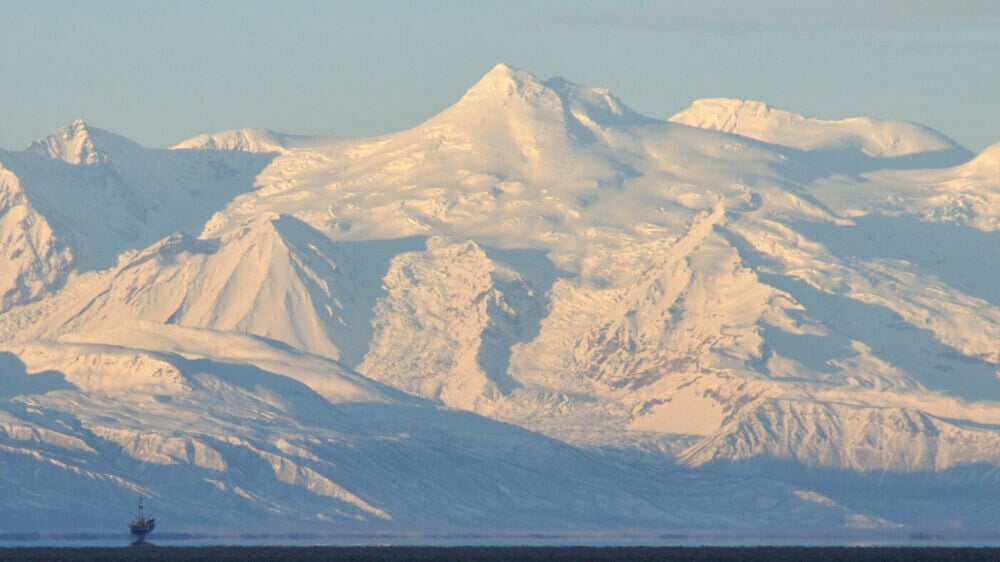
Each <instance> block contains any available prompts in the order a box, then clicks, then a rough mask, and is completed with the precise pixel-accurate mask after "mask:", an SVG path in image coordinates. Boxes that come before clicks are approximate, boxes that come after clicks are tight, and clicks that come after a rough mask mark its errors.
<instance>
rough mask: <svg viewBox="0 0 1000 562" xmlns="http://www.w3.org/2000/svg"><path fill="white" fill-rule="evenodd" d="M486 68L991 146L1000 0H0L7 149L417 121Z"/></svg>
mask: <svg viewBox="0 0 1000 562" xmlns="http://www.w3.org/2000/svg"><path fill="white" fill-rule="evenodd" d="M498 62H505V63H507V64H510V65H512V66H515V67H518V68H522V69H524V70H527V71H529V72H532V73H533V74H535V75H536V76H539V77H540V78H549V77H551V76H555V75H559V76H563V77H565V78H567V79H569V80H571V81H573V82H577V83H579V84H584V85H588V86H600V87H606V88H608V89H610V90H611V91H612V92H613V93H614V94H615V95H617V96H618V97H619V98H620V99H621V100H622V101H623V102H624V103H625V104H627V105H629V106H630V107H632V108H633V109H635V110H636V111H639V112H640V113H644V114H646V115H649V116H652V117H659V118H667V117H669V116H670V115H673V114H674V113H676V112H678V111H680V110H682V109H684V108H685V107H687V106H688V105H689V104H690V102H691V101H692V100H694V99H698V98H704V97H719V96H726V97H740V98H749V99H758V100H761V101H765V102H767V103H769V104H770V105H772V106H775V107H779V108H782V109H787V110H790V111H794V112H796V113H801V114H804V115H808V116H812V117H820V118H829V119H834V118H843V117H850V116H856V115H869V116H873V117H880V118H887V119H902V120H908V121H915V122H918V123H921V124H924V125H928V126H930V127H933V128H935V129H938V130H939V131H941V132H943V133H945V134H947V135H949V136H951V137H952V138H954V139H955V140H957V141H958V142H960V143H962V144H964V145H966V146H967V147H969V148H970V149H973V150H977V151H978V150H980V149H982V148H984V147H985V146H987V145H989V144H993V143H995V142H1000V95H998V94H1000V1H994V0H981V1H977V0H967V1H961V0H949V1H947V2H946V1H938V0H907V1H904V0H893V1H883V2H875V1H871V0H869V1H854V0H848V1H842V2H823V1H815V0H814V1H811V2H810V1H803V0H799V1H784V0H771V1H768V0H761V1H755V2H750V1H747V2H740V1H721V0H715V1H712V0H709V1H706V0H702V1H679V0H678V1H660V2H641V1H631V2H622V1H618V2H603V1H580V0H572V1H555V0H551V1H547V2H545V1H531V2H520V1H505V2H499V1H497V2H493V1H491V2H473V1H469V0H465V1H438V2H377V1H368V2H307V1H283V2H260V1H246V0H244V1H236V2H230V1H208V2H204V1H197V2H195V1H160V2H145V1H128V2H112V1H100V0H87V1H79V2H76V1H59V2H53V1H45V0H32V1H10V0H0V147H3V148H7V149H18V148H21V147H23V146H24V145H26V144H27V143H28V142H29V141H31V140H34V139H37V138H41V137H44V136H45V135H46V134H48V133H49V132H51V131H52V130H54V129H56V128H58V127H60V126H62V125H65V124H67V123H69V122H71V121H72V120H73V119H76V118H80V117H82V118H84V119H86V120H87V121H88V122H90V123H91V124H93V125H94V126H97V127H101V128H104V129H108V130H111V131H114V132H117V133H119V134H122V135H125V136H127V137H129V138H132V139H134V140H136V141H138V142H139V143H141V144H143V145H146V146H149V147H166V146H170V145H172V144H174V143H176V142H179V141H181V140H183V139H185V138H188V137H191V136H194V135H196V134H199V133H205V132H215V131H219V130H224V129H232V128H238V127H266V128H271V129H274V130H277V131H281V132H286V133H304V134H311V133H315V134H330V135H341V136H360V135H368V134H376V133H383V132H391V131H395V130H400V129H404V128H408V127H411V126H413V125H416V124H418V123H420V122H421V121H423V120H425V119H427V118H429V117H431V116H432V115H434V114H435V113H437V112H438V111H440V110H442V109H444V108H445V107H447V106H449V105H451V104H452V103H454V102H455V101H456V100H457V99H458V98H459V97H460V96H461V95H462V93H464V91H465V90H466V89H467V88H468V87H469V86H471V85H472V84H473V83H475V82H476V80H478V79H479V77H480V76H481V75H483V74H484V73H486V72H487V71H488V70H489V69H490V68H492V66H493V65H494V64H496V63H498Z"/></svg>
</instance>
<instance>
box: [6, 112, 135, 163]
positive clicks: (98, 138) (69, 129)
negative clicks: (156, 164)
mask: <svg viewBox="0 0 1000 562" xmlns="http://www.w3.org/2000/svg"><path fill="white" fill-rule="evenodd" d="M137 148H141V147H140V146H139V145H138V144H137V143H135V142H133V141H131V140H129V139H127V138H125V137H122V136H119V135H116V134H114V133H109V132H107V131H104V130H101V129H98V128H96V127H92V126H90V125H88V124H87V123H86V122H85V121H84V120H83V119H77V120H76V121H73V122H72V123H70V124H69V125H66V126H65V127H62V128H60V129H58V130H56V131H55V132H53V133H52V134H51V135H49V136H47V137H45V138H44V139H42V140H39V141H35V142H33V143H31V144H30V145H28V147H27V149H26V150H27V151H28V152H33V153H35V154H38V155H40V156H47V157H49V158H54V159H57V160H62V161H64V162H66V163H67V164H73V165H92V164H100V163H103V162H107V161H108V160H109V155H110V154H111V153H112V152H115V151H118V150H121V149H125V150H129V151H133V150H135V149H137Z"/></svg>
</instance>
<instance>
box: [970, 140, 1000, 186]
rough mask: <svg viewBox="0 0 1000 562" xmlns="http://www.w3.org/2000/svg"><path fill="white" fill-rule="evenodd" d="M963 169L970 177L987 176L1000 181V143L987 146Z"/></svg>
mask: <svg viewBox="0 0 1000 562" xmlns="http://www.w3.org/2000/svg"><path fill="white" fill-rule="evenodd" d="M962 167H963V168H964V169H965V171H966V173H967V174H968V175H986V176H987V177H995V178H997V179H1000V142H998V143H996V144H993V145H990V146H987V147H986V148H984V149H983V151H982V152H980V153H979V154H977V155H976V157H975V158H973V159H972V160H970V161H969V162H967V163H966V164H964V165H963V166H962Z"/></svg>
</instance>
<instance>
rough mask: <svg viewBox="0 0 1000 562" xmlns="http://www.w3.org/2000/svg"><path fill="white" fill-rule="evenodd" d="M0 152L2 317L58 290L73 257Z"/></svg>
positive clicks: (0, 277)
mask: <svg viewBox="0 0 1000 562" xmlns="http://www.w3.org/2000/svg"><path fill="white" fill-rule="evenodd" d="M6 160H7V153H5V152H3V151H0V263H2V264H3V268H2V269H0V313H2V312H4V311H6V310H8V309H9V308H11V307H12V306H14V305H17V304H24V303H28V302H31V301H33V300H37V299H38V298H40V297H42V296H44V295H46V294H49V293H51V292H52V291H53V290H55V289H58V288H59V286H61V285H62V283H63V281H64V280H65V276H66V274H67V273H68V272H69V270H70V268H71V266H72V263H73V255H72V253H71V252H70V251H69V249H68V248H66V247H65V245H63V244H62V243H61V242H60V241H59V240H58V239H56V237H55V235H54V234H53V232H52V227H50V226H49V223H48V221H46V220H45V217H43V216H41V215H40V214H39V213H38V211H36V210H35V209H34V207H32V206H31V203H30V202H29V201H28V198H27V197H26V195H25V193H24V190H23V189H21V182H20V180H19V178H18V177H17V176H16V175H15V174H14V173H13V172H11V171H10V170H8V169H6V168H4V165H3V163H4V162H5V161H6Z"/></svg>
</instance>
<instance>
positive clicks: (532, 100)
mask: <svg viewBox="0 0 1000 562" xmlns="http://www.w3.org/2000/svg"><path fill="white" fill-rule="evenodd" d="M649 121H652V120H651V119H648V118H646V117H643V116H641V115H639V114H637V113H635V112H634V111H632V110H631V109H629V108H628V107H626V106H625V105H624V104H623V103H621V102H620V101H619V100H618V99H617V98H615V97H614V96H612V95H611V94H610V92H608V90H606V89H603V88H587V87H584V86H580V85H577V84H574V83H572V82H570V81H568V80H565V79H563V78H558V77H556V78H551V79H549V80H539V79H538V78H536V77H535V76H534V75H532V74H531V73H529V72H526V71H523V70H518V69H515V68H512V67H510V66H507V65H505V64H498V65H496V66H495V67H493V69H492V70H490V71H489V72H487V73H486V75H485V76H483V77H482V78H481V79H480V80H479V81H478V82H476V84H475V85H473V86H472V88H470V89H469V90H468V91H467V92H466V93H465V95H464V96H462V98H461V99H460V100H459V101H458V102H457V103H455V105H453V106H451V107H449V108H448V109H446V110H444V111H443V112H441V113H439V114H438V115H437V116H435V117H433V118H432V119H430V120H429V121H427V123H425V125H426V126H429V127H432V128H436V127H442V126H443V127H444V128H447V129H450V130H460V131H464V132H466V133H473V131H478V134H483V133H485V134H486V135H488V136H495V135H496V134H497V133H498V132H499V131H503V130H506V131H509V132H510V133H511V134H512V135H513V136H515V137H517V138H518V139H519V141H518V142H528V143H529V144H531V143H533V142H534V141H536V140H538V139H541V138H554V137H552V136H551V135H552V134H553V133H556V132H557V131H559V132H561V133H568V134H570V135H571V136H574V137H577V138H581V136H582V137H584V138H586V137H590V136H591V135H594V134H598V135H599V134H600V131H602V130H604V129H607V128H609V127H619V126H625V125H630V124H637V123H645V122H649ZM557 136H559V134H558V133H557Z"/></svg>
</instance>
